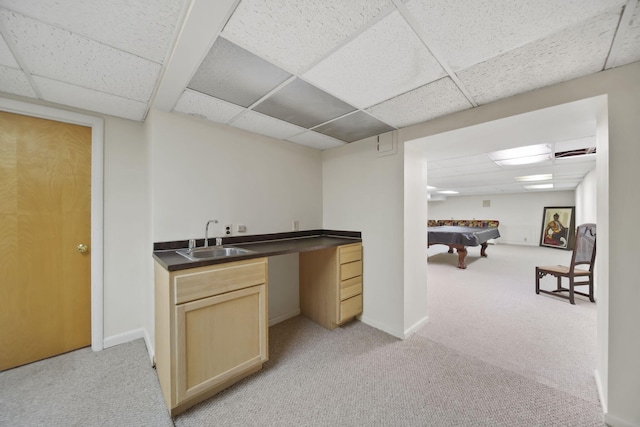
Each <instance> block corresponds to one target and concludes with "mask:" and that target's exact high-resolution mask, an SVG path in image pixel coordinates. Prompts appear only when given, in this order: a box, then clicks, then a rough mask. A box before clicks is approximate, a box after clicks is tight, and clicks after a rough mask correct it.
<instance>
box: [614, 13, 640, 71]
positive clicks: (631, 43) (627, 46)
mask: <svg viewBox="0 0 640 427" xmlns="http://www.w3.org/2000/svg"><path fill="white" fill-rule="evenodd" d="M619 43H620V46H618V48H617V50H616V52H615V54H614V58H612V59H611V61H610V62H611V66H612V67H619V66H621V65H625V64H630V63H632V62H635V61H640V3H637V4H636V10H635V11H634V13H633V15H632V17H631V22H629V27H628V28H627V31H626V33H625V34H624V36H623V38H622V40H620V41H619Z"/></svg>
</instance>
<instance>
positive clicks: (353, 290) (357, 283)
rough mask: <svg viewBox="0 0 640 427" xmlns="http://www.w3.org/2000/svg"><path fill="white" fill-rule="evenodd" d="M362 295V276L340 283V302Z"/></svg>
mask: <svg viewBox="0 0 640 427" xmlns="http://www.w3.org/2000/svg"><path fill="white" fill-rule="evenodd" d="M361 293H362V276H356V277H352V278H351V279H348V280H343V281H342V282H340V301H344V300H346V299H348V298H351V297H353V296H356V295H358V294H361Z"/></svg>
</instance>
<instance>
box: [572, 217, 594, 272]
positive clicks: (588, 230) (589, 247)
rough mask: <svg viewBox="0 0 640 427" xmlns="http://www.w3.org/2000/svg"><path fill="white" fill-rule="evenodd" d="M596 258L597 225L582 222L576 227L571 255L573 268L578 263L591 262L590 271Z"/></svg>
mask: <svg viewBox="0 0 640 427" xmlns="http://www.w3.org/2000/svg"><path fill="white" fill-rule="evenodd" d="M595 259H596V225H595V224H581V225H579V226H578V227H577V229H576V241H575V245H574V247H573V255H572V257H571V270H572V271H573V268H574V267H575V266H576V265H580V264H589V271H592V270H593V263H594V261H595Z"/></svg>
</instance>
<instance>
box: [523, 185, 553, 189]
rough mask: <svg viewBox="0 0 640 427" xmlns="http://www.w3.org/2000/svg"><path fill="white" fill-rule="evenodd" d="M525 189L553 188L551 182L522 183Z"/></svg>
mask: <svg viewBox="0 0 640 427" xmlns="http://www.w3.org/2000/svg"><path fill="white" fill-rule="evenodd" d="M523 187H524V188H525V189H527V190H548V189H549V188H553V184H535V185H523Z"/></svg>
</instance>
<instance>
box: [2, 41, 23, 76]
mask: <svg viewBox="0 0 640 427" xmlns="http://www.w3.org/2000/svg"><path fill="white" fill-rule="evenodd" d="M0 65H3V66H5V67H9V68H16V69H17V68H20V66H19V65H18V63H17V62H16V59H15V58H14V57H13V53H11V50H10V49H9V46H7V43H6V42H5V41H4V38H2V35H0Z"/></svg>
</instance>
